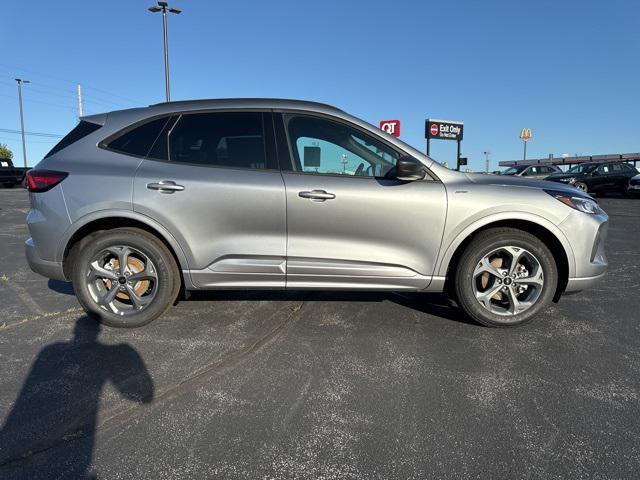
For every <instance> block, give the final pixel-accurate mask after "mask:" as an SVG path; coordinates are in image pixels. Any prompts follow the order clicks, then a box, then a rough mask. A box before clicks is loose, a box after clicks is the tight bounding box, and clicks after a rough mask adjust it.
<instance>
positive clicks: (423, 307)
mask: <svg viewBox="0 0 640 480" xmlns="http://www.w3.org/2000/svg"><path fill="white" fill-rule="evenodd" d="M216 300H218V301H303V300H304V301H318V302H363V303H365V302H366V303H376V302H385V301H388V302H393V303H395V304H397V305H400V306H402V307H405V308H410V309H412V310H416V311H418V312H422V313H426V314H428V315H432V316H435V317H440V318H444V319H446V320H452V321H455V322H460V323H464V324H468V325H473V326H479V325H478V324H477V323H476V322H474V321H473V320H471V319H470V318H468V317H467V316H466V315H465V314H464V312H463V311H462V310H461V309H459V308H458V307H457V306H456V305H455V304H454V303H453V302H452V301H451V300H450V299H449V297H447V296H446V295H445V294H443V293H422V292H339V291H336V292H333V291H317V290H314V291H303V290H293V291H283V290H242V291H235V290H202V291H193V292H190V294H189V296H188V301H216Z"/></svg>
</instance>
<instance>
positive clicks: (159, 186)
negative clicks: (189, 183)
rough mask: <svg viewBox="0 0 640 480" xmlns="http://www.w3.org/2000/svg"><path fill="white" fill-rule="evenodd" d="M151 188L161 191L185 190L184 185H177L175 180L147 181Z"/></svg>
mask: <svg viewBox="0 0 640 480" xmlns="http://www.w3.org/2000/svg"><path fill="white" fill-rule="evenodd" d="M147 188H148V189H149V190H158V191H160V192H161V193H173V192H181V191H182V190H184V187H183V186H182V185H177V184H176V182H174V181H173V180H161V181H159V182H157V183H147Z"/></svg>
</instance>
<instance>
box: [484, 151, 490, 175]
mask: <svg viewBox="0 0 640 480" xmlns="http://www.w3.org/2000/svg"><path fill="white" fill-rule="evenodd" d="M490 153H491V152H490V151H489V150H487V151H486V152H484V159H485V160H484V161H485V164H484V167H485V171H486V173H489V154H490Z"/></svg>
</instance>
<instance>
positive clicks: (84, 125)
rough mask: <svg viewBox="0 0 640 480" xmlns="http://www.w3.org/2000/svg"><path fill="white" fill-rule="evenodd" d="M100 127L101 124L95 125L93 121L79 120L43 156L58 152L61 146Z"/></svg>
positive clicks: (75, 140) (67, 144)
mask: <svg viewBox="0 0 640 480" xmlns="http://www.w3.org/2000/svg"><path fill="white" fill-rule="evenodd" d="M100 127H101V125H97V124H95V123H91V122H86V121H84V120H82V121H80V123H78V125H76V126H75V128H74V129H73V130H71V131H70V132H69V133H67V135H65V137H64V138H63V139H62V140H60V141H59V142H58V143H57V144H56V146H55V147H53V148H52V149H51V150H49V153H47V154H46V155H45V156H44V158H47V157H50V156H51V155H53V154H54V153H56V152H59V151H60V150H62V149H63V148H66V147H68V146H69V145H71V144H72V143H75V142H77V141H78V140H80V139H82V138H84V137H86V136H87V135H89V134H91V133H93V132H95V131H96V130H98V129H99V128H100Z"/></svg>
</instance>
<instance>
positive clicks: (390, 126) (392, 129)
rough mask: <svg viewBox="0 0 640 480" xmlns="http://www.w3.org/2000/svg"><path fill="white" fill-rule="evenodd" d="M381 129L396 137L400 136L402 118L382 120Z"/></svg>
mask: <svg viewBox="0 0 640 480" xmlns="http://www.w3.org/2000/svg"><path fill="white" fill-rule="evenodd" d="M380 130H382V131H384V132H387V133H388V134H389V135H393V136H394V137H399V136H400V120H382V121H381V122H380Z"/></svg>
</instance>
